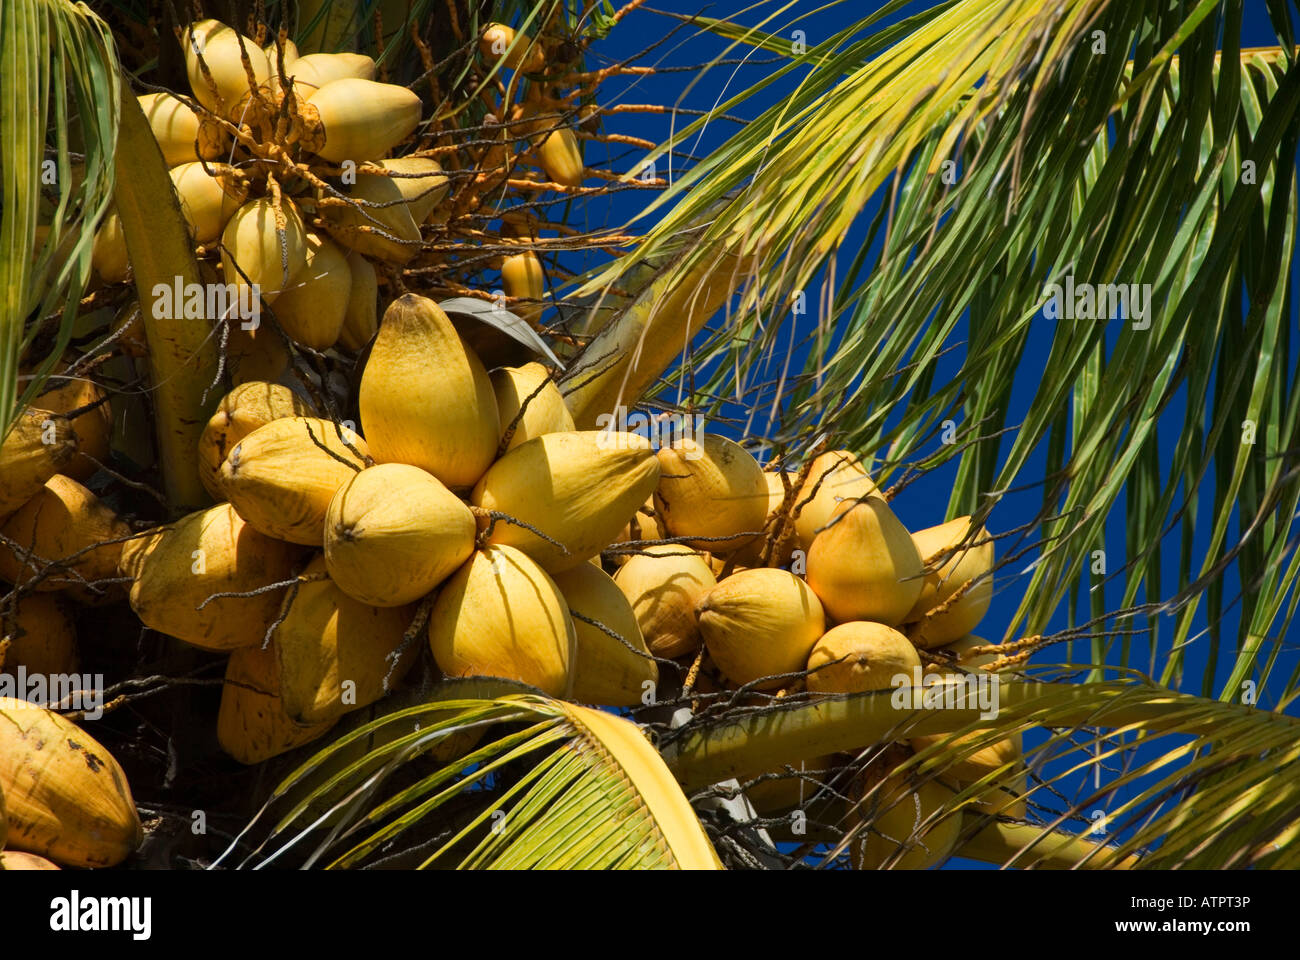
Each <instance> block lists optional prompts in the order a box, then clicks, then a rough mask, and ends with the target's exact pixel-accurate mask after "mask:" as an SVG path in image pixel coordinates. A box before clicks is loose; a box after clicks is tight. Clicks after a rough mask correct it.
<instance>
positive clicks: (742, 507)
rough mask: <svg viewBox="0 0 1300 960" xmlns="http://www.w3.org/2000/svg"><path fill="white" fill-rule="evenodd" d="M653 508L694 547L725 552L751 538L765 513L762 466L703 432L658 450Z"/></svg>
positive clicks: (735, 446) (675, 533) (673, 531)
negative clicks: (687, 538)
mask: <svg viewBox="0 0 1300 960" xmlns="http://www.w3.org/2000/svg"><path fill="white" fill-rule="evenodd" d="M658 457H659V465H660V467H661V468H662V469H661V476H660V480H659V487H658V489H657V490H656V491H655V510H656V511H657V512H658V513H659V516H660V519H661V520H662V522H663V525H664V528H665V529H666V530H667V531H668V533H669V534H670V535H671V536H674V537H691V538H693V539H691V540H688V541H686V542H687V543H688V544H689V545H690V546H693V547H695V548H696V549H697V550H708V551H710V552H712V553H727V552H729V551H731V550H736V549H738V548H739V547H742V546H744V545H745V544H747V543H749V542H750V541H751V540H753V539H754V537H755V536H756V535H757V534H758V532H759V531H761V530H762V529H763V521H764V519H765V518H766V516H767V500H768V493H767V481H766V480H765V479H764V478H763V468H762V467H760V466H759V465H758V461H757V460H755V459H754V458H753V457H752V456H750V454H749V453H748V452H747V451H746V450H745V449H744V448H743V447H741V446H740V445H739V444H738V443H734V442H733V441H731V440H728V439H726V438H725V437H718V436H714V435H713V434H707V435H705V437H704V438H703V440H701V441H696V440H681V441H678V442H676V443H674V444H673V445H672V446H671V447H668V448H665V449H661V450H660V451H659V453H658Z"/></svg>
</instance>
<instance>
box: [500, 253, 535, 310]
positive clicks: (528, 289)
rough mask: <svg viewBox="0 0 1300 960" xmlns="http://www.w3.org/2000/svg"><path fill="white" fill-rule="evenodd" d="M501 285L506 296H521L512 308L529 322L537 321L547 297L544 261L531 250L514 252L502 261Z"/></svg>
mask: <svg viewBox="0 0 1300 960" xmlns="http://www.w3.org/2000/svg"><path fill="white" fill-rule="evenodd" d="M501 285H502V286H503V287H504V288H505V291H506V296H508V297H516V298H519V299H520V300H521V301H522V302H520V303H516V304H514V305H513V306H512V307H511V310H512V311H513V312H514V313H516V314H517V315H518V316H520V317H522V318H523V319H524V320H527V321H528V322H529V323H536V322H537V320H538V318H539V317H540V316H541V315H542V310H543V309H544V308H545V306H546V305H545V304H544V303H542V302H541V301H542V300H543V299H544V298H545V297H546V273H545V272H544V271H543V270H542V261H541V260H540V259H539V258H538V256H537V254H535V253H533V251H531V250H525V251H524V252H523V253H516V254H512V255H511V256H508V257H505V258H504V259H503V260H502V261H501Z"/></svg>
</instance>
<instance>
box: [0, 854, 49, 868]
mask: <svg viewBox="0 0 1300 960" xmlns="http://www.w3.org/2000/svg"><path fill="white" fill-rule="evenodd" d="M58 869H59V866H58V864H56V863H52V862H50V861H49V860H46V859H45V858H44V857H38V856H37V855H36V854H34V853H23V852H22V851H21V850H0V870H58Z"/></svg>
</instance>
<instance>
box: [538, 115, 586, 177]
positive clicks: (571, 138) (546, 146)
mask: <svg viewBox="0 0 1300 960" xmlns="http://www.w3.org/2000/svg"><path fill="white" fill-rule="evenodd" d="M537 160H538V163H540V164H541V166H542V169H543V170H545V171H546V175H547V176H548V177H550V178H551V180H552V181H554V182H555V183H558V184H562V185H563V186H566V187H580V186H582V181H583V179H585V177H586V175H587V168H586V167H585V166H584V165H583V162H582V145H581V144H580V143H578V137H577V135H576V134H575V133H574V132H573V131H572V130H570V129H569V128H568V127H560V128H559V129H556V130H552V131H551V132H550V133H548V134H547V135H546V138H545V139H544V140H543V141H542V143H541V146H539V147H538V148H537Z"/></svg>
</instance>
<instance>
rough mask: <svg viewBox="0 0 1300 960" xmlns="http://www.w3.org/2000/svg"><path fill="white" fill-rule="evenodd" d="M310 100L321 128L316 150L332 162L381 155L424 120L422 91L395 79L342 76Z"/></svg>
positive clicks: (376, 157)
mask: <svg viewBox="0 0 1300 960" xmlns="http://www.w3.org/2000/svg"><path fill="white" fill-rule="evenodd" d="M299 62H301V61H299ZM308 103H309V104H310V105H311V106H312V107H314V108H315V109H316V113H317V114H318V115H319V117H320V124H321V128H322V136H321V142H320V144H319V146H316V147H315V151H316V153H317V154H319V155H320V157H321V158H322V159H325V160H328V161H330V162H331V163H342V162H343V161H344V160H352V161H354V162H356V163H360V162H361V161H363V160H375V159H378V158H379V157H382V156H383V155H384V154H386V153H387V152H388V151H389V150H391V149H393V147H395V146H397V145H398V144H399V143H401V142H402V141H403V140H405V139H406V138H407V137H409V136H410V135H411V134H412V133H414V132H415V128H416V127H417V126H419V124H420V110H421V104H420V97H419V95H418V94H416V93H415V92H414V91H411V90H408V89H407V88H406V87H400V86H398V85H397V84H395V83H376V82H375V81H374V80H363V79H361V78H360V77H344V78H342V79H340V80H334V81H331V82H330V83H326V84H324V85H323V86H322V87H321V88H320V89H319V90H317V91H316V92H315V93H313V94H311V96H310V97H308ZM357 179H358V180H360V177H358V178H357Z"/></svg>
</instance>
